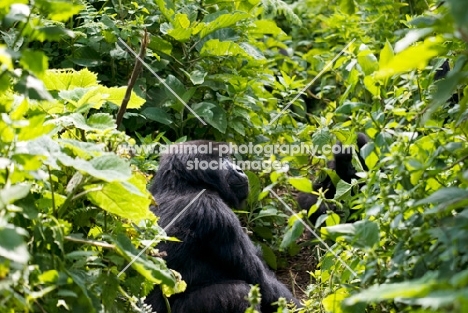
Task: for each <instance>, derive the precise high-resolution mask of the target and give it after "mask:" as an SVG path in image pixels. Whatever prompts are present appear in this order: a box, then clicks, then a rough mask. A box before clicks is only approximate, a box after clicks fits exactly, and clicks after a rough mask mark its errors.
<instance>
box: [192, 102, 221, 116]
mask: <svg viewBox="0 0 468 313" xmlns="http://www.w3.org/2000/svg"><path fill="white" fill-rule="evenodd" d="M215 107H216V104H214V103H211V102H199V103H195V104H194V105H192V110H193V111H194V112H195V113H196V114H197V115H198V116H200V117H205V118H212V117H213V111H212V109H213V108H215Z"/></svg>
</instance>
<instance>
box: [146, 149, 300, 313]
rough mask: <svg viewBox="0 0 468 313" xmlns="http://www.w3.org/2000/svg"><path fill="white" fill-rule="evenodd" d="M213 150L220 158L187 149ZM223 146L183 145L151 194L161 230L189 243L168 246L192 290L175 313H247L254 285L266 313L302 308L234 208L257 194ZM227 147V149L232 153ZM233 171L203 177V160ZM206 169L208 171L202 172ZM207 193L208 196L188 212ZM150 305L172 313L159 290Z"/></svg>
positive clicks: (166, 161)
mask: <svg viewBox="0 0 468 313" xmlns="http://www.w3.org/2000/svg"><path fill="white" fill-rule="evenodd" d="M209 145H211V146H212V151H213V153H203V154H202V153H195V152H194V151H185V153H184V151H181V150H183V149H187V147H190V146H192V147H197V148H198V149H200V148H201V147H202V146H205V147H208V146H209ZM221 145H222V144H220V143H216V142H210V141H190V142H186V143H183V144H178V145H176V146H177V147H178V148H179V151H178V152H174V153H173V152H172V151H169V152H168V153H164V154H162V156H161V160H160V164H159V170H158V171H157V172H156V176H155V178H154V181H153V184H152V186H151V187H150V191H151V193H152V194H153V195H154V197H155V198H156V202H157V203H158V207H157V208H155V209H154V213H155V214H156V215H157V216H159V218H160V219H159V225H161V226H162V227H166V226H167V225H168V224H170V223H172V221H174V222H173V224H172V225H170V227H168V229H167V232H168V235H170V236H174V237H176V238H178V239H179V240H181V242H165V243H161V244H160V245H159V246H158V248H159V249H160V250H161V251H165V252H166V253H167V257H166V262H167V265H168V267H169V268H171V269H174V270H176V271H178V272H179V273H180V274H181V275H182V278H183V279H184V280H185V282H186V283H187V289H186V291H185V292H183V293H181V294H176V295H173V296H171V297H169V298H168V301H169V303H170V305H171V308H172V312H173V313H244V311H245V309H246V308H247V307H248V301H247V300H246V296H247V294H248V292H249V290H250V285H251V284H252V285H255V284H258V285H259V286H260V290H261V294H262V302H261V306H260V308H258V309H259V310H261V312H263V313H267V312H274V311H275V307H274V306H272V305H271V303H272V302H276V301H277V300H278V298H279V297H284V298H286V299H287V300H288V301H293V302H295V303H296V304H299V303H298V301H297V300H296V299H295V298H294V297H293V295H292V294H291V292H290V291H289V290H288V289H287V288H286V287H285V286H284V285H283V284H282V283H280V282H279V281H278V280H277V279H276V278H275V276H274V275H273V273H272V272H271V271H269V270H268V269H267V267H266V265H265V264H264V262H263V261H262V258H261V256H260V252H259V250H258V249H257V248H256V247H255V246H254V245H253V243H252V241H251V240H250V239H249V237H248V236H247V234H246V233H245V232H244V231H243V230H242V228H241V224H240V222H239V220H238V218H237V216H236V215H235V214H234V212H233V211H232V210H231V209H230V208H229V207H234V208H239V207H241V206H242V203H243V202H244V201H245V200H246V198H247V196H248V193H249V185H248V178H247V176H246V175H245V174H244V173H243V172H242V171H241V170H240V169H239V168H238V167H236V166H235V165H234V164H233V163H232V162H231V160H230V158H229V155H221V156H220V155H219V151H220V150H221V149H220V147H221ZM224 147H227V144H226V145H225V146H224ZM197 159H198V161H207V162H214V163H211V165H216V166H220V165H225V166H226V168H225V169H222V170H219V169H218V170H217V169H206V170H202V169H196V168H193V169H191V170H189V168H190V167H194V165H195V162H196V160H197ZM199 165H201V164H199ZM202 189H206V191H205V192H203V193H202V194H201V196H199V197H198V198H197V199H196V200H195V201H194V202H193V203H192V204H190V205H189V206H188V208H187V209H186V210H185V211H184V212H183V213H182V214H180V216H179V217H178V218H176V216H177V215H178V214H179V213H181V211H182V210H184V208H185V207H186V206H187V205H188V204H189V203H190V201H192V200H194V199H195V197H196V196H197V195H198V194H199V193H200V191H201V190H202ZM146 302H147V303H149V304H151V305H152V306H153V309H154V310H155V311H156V312H157V313H164V312H167V310H166V305H165V301H164V299H163V296H162V293H161V291H160V290H159V288H158V289H156V290H153V292H152V293H150V295H149V296H148V297H147V300H146Z"/></svg>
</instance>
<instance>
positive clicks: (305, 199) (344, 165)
mask: <svg viewBox="0 0 468 313" xmlns="http://www.w3.org/2000/svg"><path fill="white" fill-rule="evenodd" d="M368 142H369V138H368V137H367V136H366V135H365V134H364V133H358V134H357V146H358V149H359V150H358V157H359V161H360V163H361V165H362V168H363V169H364V170H365V171H367V170H368V168H367V166H366V163H365V162H364V159H363V158H362V157H361V154H360V153H359V152H360V151H361V148H362V147H363V146H364V145H365V144H366V143H368ZM337 145H339V146H342V144H341V142H337ZM339 151H341V152H340V153H336V154H334V155H333V161H329V162H328V164H327V167H328V168H329V169H332V170H335V172H336V174H337V175H338V176H339V177H340V178H341V179H342V180H344V181H345V182H347V183H348V184H349V183H351V180H352V179H358V178H359V177H358V176H357V175H356V173H357V171H356V169H355V168H354V166H353V164H352V159H353V154H352V151H351V150H348V149H340V150H339ZM320 188H322V190H324V191H325V198H327V199H333V198H334V197H335V193H336V187H335V185H334V184H333V182H332V179H331V178H330V176H328V175H327V177H326V178H325V179H324V180H323V181H321V182H318V183H315V184H314V185H313V189H314V190H315V191H316V190H319V189H320ZM296 200H297V203H298V204H299V207H300V208H301V209H302V210H309V209H310V207H311V206H312V205H314V204H315V203H317V201H318V197H317V196H316V195H314V194H311V193H304V192H300V193H298V195H297V197H296ZM327 210H331V211H335V210H336V207H335V206H334V205H332V204H328V203H323V202H322V203H321V204H320V207H319V208H318V209H317V211H315V212H314V213H312V214H311V215H310V217H309V220H310V221H311V222H312V224H315V222H316V221H317V219H318V218H319V217H320V215H322V214H325V213H327Z"/></svg>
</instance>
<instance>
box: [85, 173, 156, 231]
mask: <svg viewBox="0 0 468 313" xmlns="http://www.w3.org/2000/svg"><path fill="white" fill-rule="evenodd" d="M85 190H87V191H88V193H87V194H86V196H87V197H88V199H89V200H90V201H91V202H92V203H94V204H95V205H97V206H99V207H100V208H102V209H103V210H105V211H107V212H109V213H112V214H115V215H118V216H120V217H122V218H125V219H129V220H131V221H133V222H135V223H137V224H138V223H139V222H140V221H141V220H143V219H154V218H155V217H154V214H153V213H152V212H151V211H150V210H149V206H150V204H151V200H150V195H149V193H148V192H145V193H144V196H139V195H138V194H135V193H133V192H131V191H129V190H128V188H126V187H125V186H124V185H123V184H122V183H120V182H111V183H105V184H103V185H101V186H99V185H88V186H86V187H85Z"/></svg>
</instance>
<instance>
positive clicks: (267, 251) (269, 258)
mask: <svg viewBox="0 0 468 313" xmlns="http://www.w3.org/2000/svg"><path fill="white" fill-rule="evenodd" d="M260 246H261V247H262V255H263V259H264V260H265V262H266V263H267V264H268V266H269V267H270V268H272V269H273V270H276V269H277V268H278V263H277V261H276V255H275V253H274V252H273V250H272V249H271V248H270V247H269V246H267V245H266V244H264V243H261V244H260Z"/></svg>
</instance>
